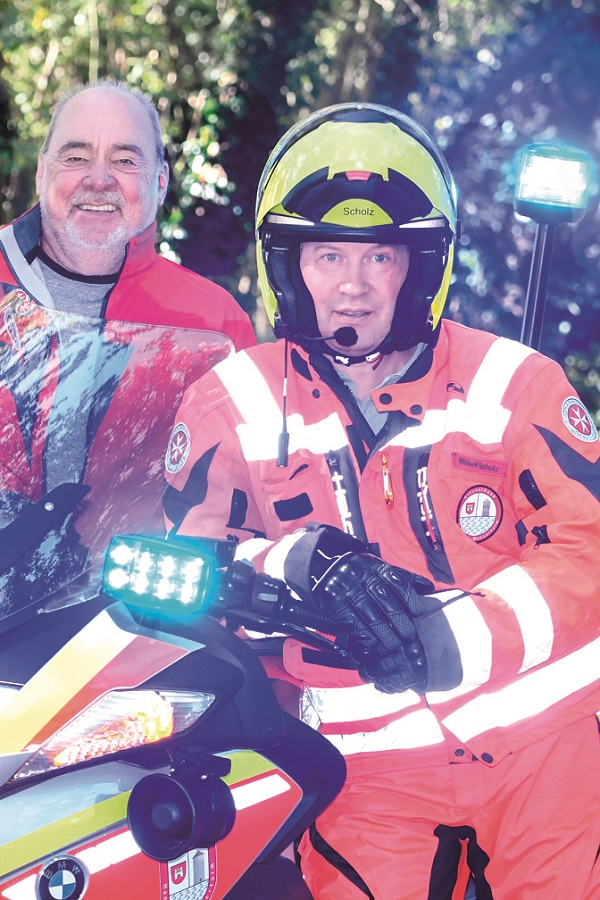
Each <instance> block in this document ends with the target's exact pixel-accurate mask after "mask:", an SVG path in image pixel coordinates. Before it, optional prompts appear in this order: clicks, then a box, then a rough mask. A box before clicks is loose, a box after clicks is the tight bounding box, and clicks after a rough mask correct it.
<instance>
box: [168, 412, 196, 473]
mask: <svg viewBox="0 0 600 900" xmlns="http://www.w3.org/2000/svg"><path fill="white" fill-rule="evenodd" d="M190 446H191V439H190V433H189V431H188V428H187V425H184V423H183V422H179V424H178V425H176V426H175V428H174V429H173V431H172V432H171V437H170V439H169V446H168V447H167V455H166V457H165V465H166V467H167V472H171V474H172V475H175V474H176V473H177V472H181V470H182V469H183V467H184V466H185V461H186V459H187V458H188V456H189V455H190Z"/></svg>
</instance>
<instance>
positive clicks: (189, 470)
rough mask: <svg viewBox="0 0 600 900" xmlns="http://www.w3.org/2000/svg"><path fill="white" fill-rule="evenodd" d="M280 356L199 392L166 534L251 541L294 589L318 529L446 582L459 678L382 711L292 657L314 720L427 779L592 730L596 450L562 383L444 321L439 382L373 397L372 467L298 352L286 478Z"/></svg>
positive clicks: (225, 369)
mask: <svg viewBox="0 0 600 900" xmlns="http://www.w3.org/2000/svg"><path fill="white" fill-rule="evenodd" d="M283 352H284V349H283V342H279V343H277V344H270V345H263V346H261V347H259V348H255V349H252V350H250V351H248V352H244V353H241V354H237V355H236V356H235V357H232V358H230V359H228V360H226V361H224V362H223V363H221V364H219V365H218V366H217V367H216V368H215V370H213V371H212V372H210V373H208V375H207V376H206V377H205V378H203V379H202V380H201V381H200V382H199V383H197V384H195V385H193V386H192V387H191V388H189V389H188V391H187V392H186V395H185V397H184V402H183V404H182V406H181V408H180V410H179V413H178V415H177V418H176V421H177V423H178V424H177V425H176V426H175V429H174V432H173V435H172V439H171V444H170V449H169V451H168V452H167V478H168V480H169V482H170V488H169V489H168V490H167V493H166V496H165V510H166V515H167V518H168V520H169V521H170V524H171V526H174V527H176V528H177V529H178V530H179V532H181V533H191V534H202V535H210V536H219V537H223V536H225V535H229V534H231V535H235V536H237V537H238V538H240V539H241V540H242V541H246V544H244V545H243V546H242V548H241V549H240V552H239V553H238V555H242V556H246V557H247V558H251V559H253V560H254V563H255V565H257V567H259V568H264V569H265V570H266V571H268V572H269V574H271V575H273V576H276V577H283V576H286V577H288V578H289V577H290V574H292V571H291V568H290V566H291V561H292V562H293V561H294V559H295V557H294V548H295V547H296V545H297V542H298V541H299V540H301V539H302V538H303V532H302V530H301V529H302V528H303V526H305V525H306V524H307V522H322V523H329V524H332V525H336V526H338V527H341V528H345V529H346V530H348V531H354V533H356V534H358V535H359V536H363V537H366V538H367V540H369V541H371V542H375V543H377V544H378V545H379V548H380V553H381V556H382V557H383V559H385V560H386V561H388V562H390V563H393V564H396V565H398V566H402V567H404V568H406V569H408V570H410V571H414V572H417V573H418V574H420V575H423V576H427V577H429V578H431V579H432V580H433V581H434V582H435V585H436V588H437V590H438V591H439V592H440V597H441V599H442V600H443V601H445V604H446V605H445V606H444V609H443V613H440V614H443V615H445V616H446V618H447V620H448V622H449V624H450V627H451V628H452V630H453V633H454V636H455V638H456V641H457V643H458V647H459V650H460V654H461V661H462V669H463V680H462V683H461V685H460V686H459V687H458V688H456V689H454V690H452V691H440V692H436V693H432V692H430V693H429V694H428V695H427V697H426V698H422V697H419V696H417V695H416V694H415V693H413V692H411V691H408V692H405V693H403V694H395V695H384V694H382V693H379V692H378V691H376V690H375V689H374V687H373V686H372V685H363V684H361V683H360V682H359V679H358V678H357V676H356V675H355V674H353V673H352V674H348V673H346V672H343V671H342V670H335V669H331V668H329V667H326V666H317V665H314V664H312V663H307V662H306V661H305V659H304V656H303V653H302V647H301V646H300V645H299V644H298V643H297V642H295V641H288V642H287V645H286V648H285V653H284V663H285V666H286V668H287V671H288V672H289V673H290V674H291V676H293V677H295V678H297V679H298V680H299V681H301V682H302V683H303V684H304V685H305V691H304V709H305V717H306V718H307V719H309V720H311V721H312V722H313V723H314V724H318V725H320V727H321V730H323V731H325V732H326V733H328V735H329V736H330V738H331V739H332V740H333V741H334V742H335V743H336V744H337V745H338V746H339V747H340V748H341V749H342V751H343V752H345V753H347V754H356V753H362V752H365V753H366V752H374V751H375V752H381V751H396V752H399V753H401V754H402V757H403V759H404V760H405V761H406V762H409V763H410V761H411V760H412V761H414V763H415V764H422V763H423V761H424V759H429V760H431V761H434V760H435V761H441V760H448V759H450V760H452V759H454V758H456V757H460V756H462V755H464V754H465V753H466V752H469V753H472V754H474V755H475V756H477V757H479V758H480V759H481V760H482V761H483V762H484V763H485V764H487V765H495V764H496V763H497V762H499V761H500V760H501V759H502V758H503V757H504V756H506V754H508V753H510V752H512V751H514V750H516V749H517V748H519V747H521V746H524V745H527V744H529V743H531V742H532V741H535V740H536V739H538V738H541V737H543V736H545V735H546V734H548V733H550V732H552V731H555V730H557V729H560V728H561V727H562V726H564V725H566V724H567V723H569V722H572V721H577V720H579V719H581V718H583V717H585V716H592V715H594V713H595V711H596V710H597V709H600V602H599V601H598V593H597V582H598V559H599V553H600V505H599V503H598V500H599V498H600V463H599V462H598V458H599V447H598V440H597V432H596V428H595V425H594V423H593V421H592V420H591V418H590V416H589V414H588V413H587V411H586V410H585V408H584V407H583V406H582V404H581V401H580V400H579V399H578V398H577V397H576V395H575V394H574V392H573V389H572V387H571V386H570V385H569V383H568V381H567V380H566V379H565V377H564V374H563V372H562V370H561V369H560V367H559V366H558V365H557V364H556V363H554V362H552V361H551V360H549V359H547V358H545V357H543V356H541V355H540V354H539V353H535V352H533V351H531V350H530V349H528V348H527V347H524V346H523V345H521V344H518V343H516V342H512V341H508V340H506V339H503V338H496V337H494V336H493V335H490V334H486V333H484V332H478V331H472V330H470V329H467V328H464V327H463V326H460V325H457V324H455V323H451V322H446V321H444V322H443V323H442V327H441V334H440V338H439V341H438V343H437V346H436V347H435V350H434V352H433V358H432V361H431V364H430V365H429V367H428V368H427V365H426V363H427V359H426V358H425V357H423V358H422V360H421V362H420V365H421V367H422V369H426V371H421V372H420V373H419V374H418V376H417V375H413V379H414V380H412V381H406V380H405V381H402V382H401V383H399V384H395V385H391V386H389V385H388V386H386V387H383V388H379V389H376V390H375V391H373V392H372V393H371V396H372V398H373V400H374V402H375V405H376V407H377V408H378V409H379V410H381V411H385V412H388V413H390V415H389V418H388V423H387V425H386V427H385V429H384V430H383V431H382V432H381V433H380V434H379V436H378V440H377V441H376V443H375V445H374V446H373V447H372V448H371V449H370V450H369V449H368V448H367V447H366V446H365V444H364V442H363V441H362V440H361V439H360V437H359V436H358V431H357V427H356V423H355V422H354V423H353V421H352V418H351V416H350V415H349V413H348V408H350V407H348V408H346V407H345V406H344V404H343V403H342V402H341V399H340V396H341V395H340V396H338V395H336V393H335V392H334V390H332V389H331V388H330V387H328V386H327V384H325V383H324V381H323V379H322V378H321V377H320V376H319V374H318V373H317V371H315V368H314V366H313V365H312V364H311V362H309V361H308V360H307V358H306V355H305V354H304V352H303V351H301V350H299V349H298V348H294V349H293V350H292V352H291V357H290V366H289V370H290V371H289V376H288V388H287V416H286V420H287V429H288V431H289V434H290V445H289V451H290V452H289V463H288V465H287V467H285V468H279V467H278V466H277V465H276V457H277V447H278V436H279V433H280V431H281V427H282V402H281V395H282V376H283ZM418 365H419V363H417V366H418ZM409 375H410V373H409ZM350 409H351V408H350ZM353 418H354V419H355V418H356V417H355V416H353ZM384 454H385V456H386V458H387V463H386V464H387V469H388V473H389V475H390V476H391V486H392V489H393V503H391V504H390V503H388V502H386V496H385V493H384V478H383V469H384ZM388 487H389V485H388ZM389 499H390V498H389V496H388V500H389ZM298 529H300V531H298ZM248 538H250V539H251V540H249V541H248ZM293 576H294V578H295V579H296V581H299V580H301V577H300V576H299V575H298V574H297V573H296V572H293ZM459 591H466V592H468V593H467V595H466V596H463V597H459ZM455 754H456V756H455Z"/></svg>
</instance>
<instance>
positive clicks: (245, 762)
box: [219, 750, 277, 787]
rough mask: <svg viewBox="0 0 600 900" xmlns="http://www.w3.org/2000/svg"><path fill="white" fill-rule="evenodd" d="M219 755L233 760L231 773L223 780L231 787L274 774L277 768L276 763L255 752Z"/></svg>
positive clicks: (247, 751)
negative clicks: (259, 776) (268, 773)
mask: <svg viewBox="0 0 600 900" xmlns="http://www.w3.org/2000/svg"><path fill="white" fill-rule="evenodd" d="M219 755H220V756H226V757H227V759H230V760H231V772H230V773H229V775H226V776H225V777H224V778H223V781H224V782H225V783H226V784H228V785H229V786H230V787H232V786H233V785H235V784H238V783H239V782H240V781H247V780H248V779H249V778H256V776H257V775H264V774H265V772H272V771H273V770H274V769H276V768H277V766H276V765H274V763H272V762H271V761H270V760H268V759H265V757H264V756H261V755H260V753H255V752H254V751H253V750H237V751H234V752H233V753H227V754H225V753H223V754H219Z"/></svg>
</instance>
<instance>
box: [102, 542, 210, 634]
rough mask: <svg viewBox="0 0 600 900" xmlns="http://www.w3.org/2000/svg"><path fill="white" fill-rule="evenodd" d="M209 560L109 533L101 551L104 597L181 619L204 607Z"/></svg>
mask: <svg viewBox="0 0 600 900" xmlns="http://www.w3.org/2000/svg"><path fill="white" fill-rule="evenodd" d="M214 569H215V562H214V560H213V559H212V558H211V557H210V556H208V555H206V554H203V553H201V552H198V551H196V550H191V549H190V548H189V547H188V546H179V545H174V544H172V543H169V542H168V541H164V540H159V539H157V538H151V537H144V536H137V535H115V537H113V539H112V541H111V543H110V545H109V548H108V550H107V552H106V559H105V563H104V573H103V590H104V593H106V594H109V595H110V596H111V597H115V598H116V599H118V600H123V601H124V602H125V603H127V604H128V605H130V606H135V607H137V608H143V609H145V610H147V611H149V612H150V611H153V612H159V613H165V614H173V613H175V614H178V613H180V614H181V615H184V616H187V615H190V614H191V613H195V612H198V611H199V610H200V609H201V608H202V607H203V606H205V604H206V602H207V599H208V597H209V595H210V590H211V587H212V583H213V577H212V575H213V572H214Z"/></svg>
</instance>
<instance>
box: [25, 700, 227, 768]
mask: <svg viewBox="0 0 600 900" xmlns="http://www.w3.org/2000/svg"><path fill="white" fill-rule="evenodd" d="M214 699H215V695H214V694H210V693H204V692H191V691H149V690H139V691H111V692H110V693H108V694H106V695H105V696H104V697H101V698H100V699H99V700H97V701H96V702H95V703H94V704H92V706H90V707H88V708H87V709H85V710H84V711H83V712H82V713H80V714H79V715H78V716H76V717H75V718H74V719H72V720H71V721H70V722H69V723H68V724H67V725H65V727H64V728H61V729H60V730H59V731H57V732H56V733H55V734H53V735H52V737H51V738H50V739H49V740H48V741H47V742H46V743H44V744H42V746H40V747H39V748H31V747H30V748H28V749H31V750H35V752H34V753H33V754H32V756H30V757H29V759H28V760H27V762H26V763H25V764H24V765H23V766H21V768H20V769H19V770H18V772H16V773H15V775H14V776H13V778H14V779H15V780H16V779H19V778H25V777H30V776H32V775H41V774H44V773H47V772H51V771H53V770H55V769H60V768H63V767H65V766H73V765H75V764H77V763H81V762H85V761H86V760H90V759H96V758H98V757H101V756H106V755H107V754H109V753H117V752H118V751H122V750H130V749H132V748H134V747H142V746H144V745H146V744H152V743H155V742H156V741H160V740H162V739H163V738H167V737H170V736H171V735H173V734H178V733H179V732H181V731H184V730H185V729H186V728H189V727H190V726H191V725H193V724H194V723H195V722H196V721H197V720H198V719H199V718H200V716H201V715H202V714H203V713H204V712H206V710H207V709H208V708H209V706H210V705H211V703H212V702H213V701H214Z"/></svg>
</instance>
